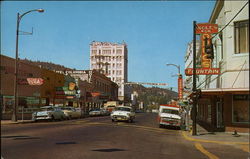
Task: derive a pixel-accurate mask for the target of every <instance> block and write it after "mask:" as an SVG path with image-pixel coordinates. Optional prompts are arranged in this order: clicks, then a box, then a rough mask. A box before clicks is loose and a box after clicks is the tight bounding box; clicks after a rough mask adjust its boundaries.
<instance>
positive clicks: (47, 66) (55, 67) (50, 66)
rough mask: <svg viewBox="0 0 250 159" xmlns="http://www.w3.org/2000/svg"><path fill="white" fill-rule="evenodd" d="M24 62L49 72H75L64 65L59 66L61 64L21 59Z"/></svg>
mask: <svg viewBox="0 0 250 159" xmlns="http://www.w3.org/2000/svg"><path fill="white" fill-rule="evenodd" d="M21 61H22V62H25V63H28V64H31V65H35V66H39V67H42V68H45V69H48V70H52V71H53V70H57V71H65V70H73V69H70V68H67V67H64V66H63V65H59V64H54V63H52V62H42V61H31V60H28V59H21Z"/></svg>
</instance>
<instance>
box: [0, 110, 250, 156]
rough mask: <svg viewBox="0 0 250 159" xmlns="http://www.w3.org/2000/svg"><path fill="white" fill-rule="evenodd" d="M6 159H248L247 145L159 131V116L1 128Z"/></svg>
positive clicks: (2, 150)
mask: <svg viewBox="0 0 250 159" xmlns="http://www.w3.org/2000/svg"><path fill="white" fill-rule="evenodd" d="M1 145H2V146H1V154H2V157H3V158H4V159H34V158H36V159H45V158H46V159H53V158H60V159H64V158H65V159H68V158H69V159H78V158H79V159H99V158H100V159H113V158H114V159H118V158H119V159H128V158H129V159H139V158H143V159H163V158H168V159H180V158H185V159H206V158H211V159H218V158H221V159H222V158H226V159H246V158H247V156H248V153H247V152H246V151H244V148H245V147H244V146H242V145H222V144H218V143H203V142H196V141H194V142H193V141H189V140H187V139H186V138H185V137H184V136H183V133H182V131H181V130H175V129H170V128H158V125H157V123H156V114H152V113H139V114H137V118H136V120H135V122H134V123H126V122H118V123H112V122H111V120H110V117H108V116H107V117H90V118H85V119H80V120H68V121H58V122H38V123H27V124H7V125H2V126H1Z"/></svg>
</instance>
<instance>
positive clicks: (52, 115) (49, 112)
mask: <svg viewBox="0 0 250 159" xmlns="http://www.w3.org/2000/svg"><path fill="white" fill-rule="evenodd" d="M65 118H66V117H65V115H64V113H63V111H62V110H61V109H60V107H54V106H44V107H41V110H40V111H37V112H34V113H32V120H33V121H37V120H52V121H53V120H63V119H65Z"/></svg>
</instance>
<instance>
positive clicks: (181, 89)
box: [178, 77, 183, 99]
mask: <svg viewBox="0 0 250 159" xmlns="http://www.w3.org/2000/svg"><path fill="white" fill-rule="evenodd" d="M178 97H179V99H182V98H183V79H182V77H179V78H178Z"/></svg>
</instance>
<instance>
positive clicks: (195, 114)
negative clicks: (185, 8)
mask: <svg viewBox="0 0 250 159" xmlns="http://www.w3.org/2000/svg"><path fill="white" fill-rule="evenodd" d="M193 27H194V28H193V108H192V112H193V113H192V114H193V130H192V135H197V130H196V116H197V94H196V92H197V91H196V21H193Z"/></svg>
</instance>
